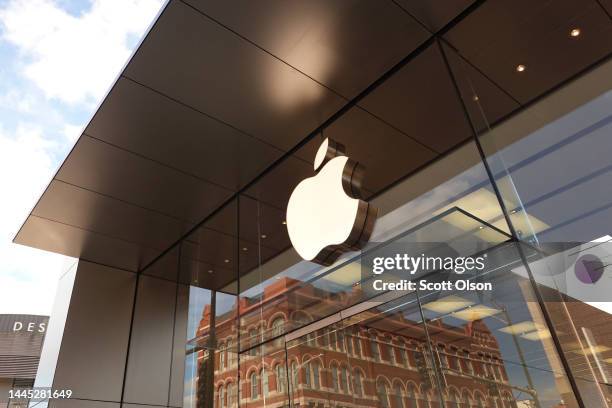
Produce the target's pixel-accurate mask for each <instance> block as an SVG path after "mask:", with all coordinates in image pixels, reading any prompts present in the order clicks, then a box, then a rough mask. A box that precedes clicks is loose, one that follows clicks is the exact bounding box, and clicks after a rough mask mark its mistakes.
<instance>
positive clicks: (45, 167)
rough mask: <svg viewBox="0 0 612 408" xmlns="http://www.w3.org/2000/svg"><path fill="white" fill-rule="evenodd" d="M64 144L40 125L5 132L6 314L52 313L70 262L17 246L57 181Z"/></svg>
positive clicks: (2, 228) (0, 229) (1, 273)
mask: <svg viewBox="0 0 612 408" xmlns="http://www.w3.org/2000/svg"><path fill="white" fill-rule="evenodd" d="M57 147H58V145H57V144H56V143H55V142H52V141H50V140H48V139H46V138H44V137H43V136H42V130H41V129H40V128H37V127H35V126H31V125H30V126H27V125H19V126H18V127H17V129H16V131H15V132H14V133H13V134H9V132H7V131H6V130H4V129H1V128H0V185H1V186H2V188H3V190H4V191H7V192H9V193H8V194H6V195H4V196H3V199H2V200H0V260H1V263H0V288H1V292H2V293H1V294H0V313H31V314H49V313H50V311H51V304H52V302H53V295H54V293H55V286H56V284H57V280H58V278H59V276H60V273H61V272H63V271H64V270H65V267H66V266H65V263H66V259H67V258H65V257H62V256H58V255H56V254H51V253H48V252H44V251H40V250H36V249H33V248H27V247H23V246H19V245H15V244H12V243H11V240H12V238H13V236H14V235H15V233H16V232H17V230H18V229H19V227H20V225H21V222H22V221H23V220H24V218H25V217H26V215H27V214H28V210H29V209H30V208H31V207H32V206H33V205H34V204H35V203H36V200H37V198H38V197H39V196H40V194H41V192H42V191H43V189H44V188H45V186H46V184H47V182H48V181H49V180H50V179H51V176H52V175H53V171H54V170H55V169H54V161H53V159H52V156H53V152H54V150H55V149H57Z"/></svg>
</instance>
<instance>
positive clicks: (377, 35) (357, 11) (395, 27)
mask: <svg viewBox="0 0 612 408" xmlns="http://www.w3.org/2000/svg"><path fill="white" fill-rule="evenodd" d="M185 2H186V3H188V4H191V5H192V6H193V7H195V8H196V9H198V10H199V11H201V12H202V13H203V14H204V15H206V16H209V17H210V18H211V19H213V20H215V21H218V22H219V23H220V24H222V25H224V26H225V27H228V28H229V29H231V30H232V31H234V32H236V33H237V34H239V35H241V36H243V37H245V38H247V39H248V40H249V41H252V42H253V43H255V44H257V45H258V46H259V47H261V48H263V49H265V50H266V51H268V52H270V53H271V54H273V55H275V56H277V57H278V58H280V59H282V60H283V61H285V62H287V63H288V64H290V65H291V66H293V67H295V68H297V69H298V70H300V71H301V72H304V73H305V74H307V75H308V76H310V77H312V78H314V79H316V80H317V81H318V82H320V83H322V84H325V85H326V86H328V87H329V88H331V89H333V90H335V91H336V92H338V93H340V94H341V95H344V96H345V97H347V98H352V97H353V96H355V95H356V94H358V93H359V92H361V91H362V90H363V89H364V88H365V87H367V86H368V85H369V84H371V83H372V82H374V81H375V80H376V79H377V78H378V77H379V76H381V75H382V74H383V73H384V72H385V71H387V70H388V69H389V68H391V67H392V66H393V65H394V64H395V63H397V62H398V61H400V60H401V59H402V58H403V57H405V56H406V55H408V54H409V53H410V52H411V51H413V50H414V49H415V48H416V47H417V46H418V45H419V44H421V43H422V42H424V41H425V40H426V39H427V38H428V37H429V35H430V34H429V33H428V32H427V30H425V29H424V28H423V27H422V26H421V25H420V24H419V23H418V22H417V21H416V20H414V19H413V18H412V17H411V16H410V15H409V14H407V13H405V12H404V11H403V10H402V8H400V7H398V5H397V4H395V3H394V2H392V1H371V0H334V1H329V0H309V1H301V0H289V1H287V0H263V1H252V0H238V1H232V2H224V1H206V0H186V1H185ZM355 67H359V69H355Z"/></svg>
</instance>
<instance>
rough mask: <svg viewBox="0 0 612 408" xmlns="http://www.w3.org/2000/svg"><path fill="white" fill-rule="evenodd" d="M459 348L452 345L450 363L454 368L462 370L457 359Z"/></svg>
mask: <svg viewBox="0 0 612 408" xmlns="http://www.w3.org/2000/svg"><path fill="white" fill-rule="evenodd" d="M457 353H458V350H457V349H456V348H454V347H451V349H450V353H449V355H448V365H449V367H450V368H451V369H452V370H455V371H461V367H459V361H458V360H457Z"/></svg>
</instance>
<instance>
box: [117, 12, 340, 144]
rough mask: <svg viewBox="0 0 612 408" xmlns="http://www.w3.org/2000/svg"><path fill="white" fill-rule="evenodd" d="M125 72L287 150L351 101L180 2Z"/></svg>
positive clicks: (157, 27)
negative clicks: (347, 101) (346, 100)
mask: <svg viewBox="0 0 612 408" xmlns="http://www.w3.org/2000/svg"><path fill="white" fill-rule="evenodd" d="M124 74H125V75H126V76H128V77H130V78H133V79H135V80H137V81H138V82H140V83H143V84H145V85H147V86H150V87H152V88H154V89H156V90H159V91H161V92H163V93H164V94H166V95H170V96H171V97H173V98H176V99H178V100H179V101H181V102H183V103H186V104H188V105H190V106H192V107H194V108H197V109H198V110H200V111H202V112H205V113H207V114H209V115H211V116H214V117H215V118H218V119H220V120H223V121H224V122H226V123H230V124H231V125H233V126H235V127H237V128H239V129H241V130H242V131H244V132H246V133H249V134H251V135H254V136H256V137H257V138H259V139H262V140H265V141H267V142H269V143H271V144H273V145H275V146H278V147H279V148H281V149H289V148H290V147H292V146H294V145H295V144H296V143H297V142H298V141H299V140H301V139H302V138H304V137H305V136H306V135H307V134H308V133H309V132H310V131H312V130H313V129H315V128H316V127H317V126H318V125H319V124H320V123H321V122H322V121H323V120H325V119H327V118H328V117H329V116H331V114H333V113H334V112H335V111H337V110H338V109H339V108H340V107H341V106H342V105H343V104H344V103H345V100H344V99H343V98H340V97H339V96H337V95H336V94H334V93H332V92H330V91H329V90H327V89H326V88H324V87H323V86H321V85H319V84H317V83H316V82H315V81H313V80H312V79H310V78H308V77H307V76H305V75H303V74H301V73H299V72H298V71H296V70H295V69H293V68H291V67H289V66H288V65H286V64H285V63H283V62H281V61H279V60H278V59H276V58H274V57H273V56H271V55H270V54H268V53H266V52H265V51H262V50H260V49H258V48H257V47H255V46H253V45H252V44H249V43H248V42H246V41H245V40H243V39H241V38H240V37H238V36H236V35H235V34H233V33H231V32H230V31H228V30H227V29H225V28H223V27H221V26H219V25H218V24H216V23H214V22H212V21H211V20H210V19H208V18H206V17H204V16H203V15H201V14H200V13H198V12H197V11H196V10H194V9H192V8H191V7H189V6H187V5H185V4H183V3H181V2H177V1H175V2H172V3H170V4H169V5H168V7H167V8H166V10H165V12H164V14H163V15H162V17H161V18H160V19H159V20H158V22H157V24H156V25H155V27H154V28H153V30H152V31H151V32H150V33H149V35H148V37H147V41H145V42H144V43H143V44H142V45H141V46H140V48H139V50H138V52H137V53H136V55H135V56H134V58H133V59H132V61H131V62H130V64H129V65H128V66H127V68H126V70H125V71H124Z"/></svg>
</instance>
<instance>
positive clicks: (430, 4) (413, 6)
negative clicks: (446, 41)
mask: <svg viewBox="0 0 612 408" xmlns="http://www.w3.org/2000/svg"><path fill="white" fill-rule="evenodd" d="M472 3H474V0H445V1H431V0H397V4H399V5H400V6H401V7H402V8H403V9H404V10H406V11H408V12H409V13H410V14H412V15H413V16H414V17H415V18H417V19H418V20H419V21H420V22H421V23H423V24H424V25H425V26H426V27H427V28H428V29H429V30H431V31H433V32H436V31H438V30H439V29H441V28H442V27H444V26H445V25H446V24H447V23H448V22H449V21H451V20H452V19H453V18H455V17H456V16H457V15H458V14H460V13H461V12H462V11H463V10H465V9H466V8H467V7H469V6H470V4H472Z"/></svg>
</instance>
